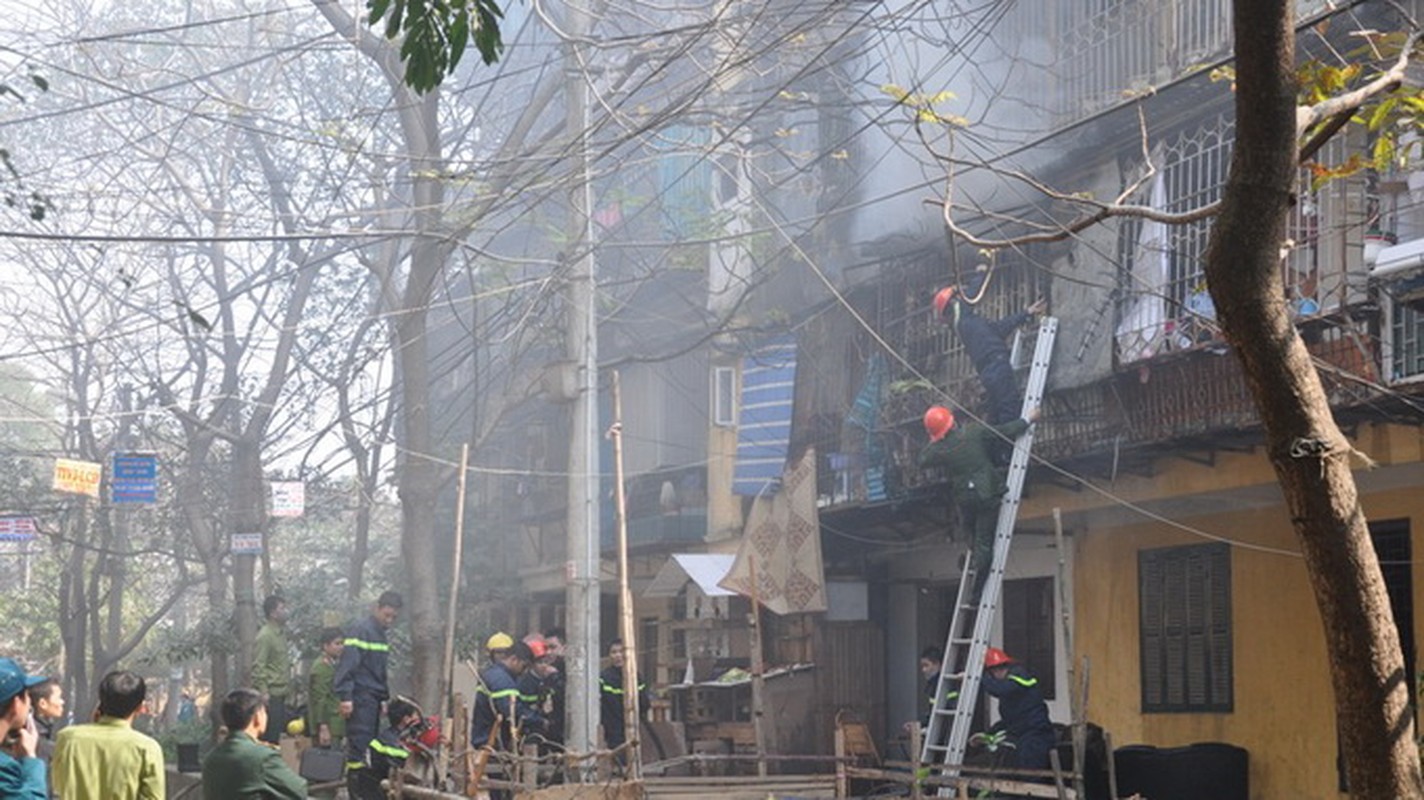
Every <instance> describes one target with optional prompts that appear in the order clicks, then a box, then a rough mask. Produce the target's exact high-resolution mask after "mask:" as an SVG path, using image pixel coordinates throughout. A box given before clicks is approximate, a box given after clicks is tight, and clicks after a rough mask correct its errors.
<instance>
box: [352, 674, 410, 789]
mask: <svg viewBox="0 0 1424 800" xmlns="http://www.w3.org/2000/svg"><path fill="white" fill-rule="evenodd" d="M386 719H387V722H388V723H389V724H388V725H387V726H386V728H385V729H384V730H382V731H381V733H380V734H379V735H378V736H376V737H375V738H373V739H371V742H370V745H369V746H368V748H367V752H366V758H365V764H364V766H363V767H362V768H361V769H359V770H357V771H356V772H355V773H354V776H355V777H354V778H353V779H352V780H351V782H350V792H351V798H352V800H386V792H385V790H383V789H382V788H381V781H383V780H386V779H387V778H390V777H391V776H392V775H394V774H395V773H397V772H399V771H400V768H401V767H402V766H404V765H405V761H406V759H407V758H410V750H409V749H408V748H407V745H406V742H405V735H406V732H407V731H408V730H410V729H411V728H413V727H415V726H418V725H419V724H420V722H421V716H420V708H419V707H418V706H416V705H415V703H412V702H411V701H409V700H407V699H406V698H404V697H397V698H396V699H394V700H392V701H391V702H390V703H388V704H387V705H386Z"/></svg>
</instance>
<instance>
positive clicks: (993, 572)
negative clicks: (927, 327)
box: [920, 317, 1058, 797]
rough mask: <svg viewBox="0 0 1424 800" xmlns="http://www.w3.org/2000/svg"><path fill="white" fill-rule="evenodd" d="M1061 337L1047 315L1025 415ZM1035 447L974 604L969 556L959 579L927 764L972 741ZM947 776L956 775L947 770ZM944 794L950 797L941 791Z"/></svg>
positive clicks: (1021, 457)
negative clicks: (986, 656) (988, 652)
mask: <svg viewBox="0 0 1424 800" xmlns="http://www.w3.org/2000/svg"><path fill="white" fill-rule="evenodd" d="M1057 333H1058V320H1057V319H1055V318H1053V317H1044V318H1043V320H1042V321H1041V322H1040V323H1039V326H1038V343H1037V345H1036V346H1035V347H1034V351H1033V364H1032V365H1031V366H1030V368H1029V374H1028V386H1027V387H1025V389H1024V404H1023V413H1024V416H1025V417H1027V415H1028V413H1029V412H1030V411H1031V410H1032V409H1035V408H1037V407H1038V405H1039V403H1041V402H1042V401H1043V387H1044V384H1045V383H1046V382H1047V380H1048V362H1049V360H1050V359H1051V357H1052V354H1053V339H1054V337H1055V336H1056V335H1057ZM1032 446H1033V428H1032V427H1030V428H1029V429H1028V431H1027V432H1025V433H1024V434H1023V435H1022V436H1020V437H1019V438H1018V441H1016V442H1015V443H1014V454H1013V458H1012V459H1011V460H1010V461H1009V479H1008V490H1007V491H1006V492H1005V493H1004V499H1003V501H1002V502H1001V503H1000V505H999V524H998V527H997V528H995V530H994V558H993V561H992V562H991V564H990V567H989V576H988V579H987V580H986V581H985V582H984V589H983V591H982V592H981V593H980V596H979V599H978V602H974V588H973V587H974V583H975V576H974V568H973V559H972V558H967V557H966V558H965V560H964V573H963V575H961V576H960V579H959V592H958V595H957V596H956V597H955V601H954V614H953V616H952V617H951V622H950V624H949V636H948V638H947V639H946V640H945V644H944V660H943V661H942V662H941V667H940V676H939V686H938V687H937V688H936V690H935V703H934V707H933V708H932V709H931V710H930V722H929V729H928V730H927V731H926V732H925V738H924V745H923V749H922V750H921V752H920V761H921V763H924V764H944V765H945V766H947V767H956V766H958V765H960V764H962V763H963V762H964V749H965V746H966V745H967V744H968V742H969V726H970V724H972V722H973V719H974V707H975V705H976V701H977V700H978V697H979V679H980V678H981V677H982V675H983V672H984V652H985V650H986V649H987V648H988V647H989V635H990V633H991V632H992V630H993V627H994V616H995V615H996V614H997V613H998V610H999V595H1000V592H1001V590H1002V588H1003V585H1004V565H1005V563H1007V561H1008V558H1009V546H1010V544H1011V543H1012V542H1013V538H1014V523H1015V522H1016V521H1017V519H1018V512H1019V498H1020V497H1021V496H1022V495H1023V485H1024V475H1025V474H1026V472H1027V471H1028V458H1029V452H1030V449H1031V448H1032ZM945 774H948V775H953V774H957V772H956V771H954V770H947V771H946V773H945ZM939 794H940V796H942V797H948V796H950V795H951V792H950V789H949V787H942V788H941V789H940V792H939Z"/></svg>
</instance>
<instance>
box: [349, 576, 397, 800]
mask: <svg viewBox="0 0 1424 800" xmlns="http://www.w3.org/2000/svg"><path fill="white" fill-rule="evenodd" d="M403 605H405V603H404V601H403V600H402V599H401V596H400V594H398V593H396V592H391V591H387V592H383V593H382V594H381V596H380V597H379V598H378V599H377V600H376V607H375V609H374V610H373V611H372V612H371V616H370V617H367V618H366V619H363V620H361V621H360V622H358V623H356V624H355V625H353V626H352V627H351V629H350V630H348V631H347V632H346V640H345V641H344V642H343V643H342V645H343V647H342V651H341V660H340V661H338V662H337V664H336V673H335V675H334V676H333V679H332V687H333V689H335V691H336V697H337V700H338V701H339V704H338V706H337V709H338V711H339V712H340V714H341V716H343V717H345V718H346V769H347V782H348V784H351V783H352V782H353V781H354V780H355V778H356V776H355V773H356V772H359V771H360V770H362V769H363V768H365V766H366V751H367V750H368V749H369V748H370V744H371V740H372V739H374V738H376V731H377V728H378V726H379V725H380V722H381V703H383V702H385V700H386V698H388V697H390V689H389V688H388V685H387V683H386V664H387V662H388V661H389V660H390V655H391V645H390V642H389V641H388V640H387V639H386V631H387V630H390V628H391V626H392V625H395V624H396V618H397V617H398V616H400V610H401V606H403Z"/></svg>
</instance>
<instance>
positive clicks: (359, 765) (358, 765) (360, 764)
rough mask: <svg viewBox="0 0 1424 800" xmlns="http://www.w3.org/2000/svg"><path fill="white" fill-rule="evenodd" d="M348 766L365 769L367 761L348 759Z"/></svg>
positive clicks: (349, 767)
mask: <svg viewBox="0 0 1424 800" xmlns="http://www.w3.org/2000/svg"><path fill="white" fill-rule="evenodd" d="M346 768H347V769H365V768H366V762H364V761H348V762H346Z"/></svg>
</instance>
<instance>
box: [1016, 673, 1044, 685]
mask: <svg viewBox="0 0 1424 800" xmlns="http://www.w3.org/2000/svg"><path fill="white" fill-rule="evenodd" d="M1009 680H1011V681H1013V682H1014V683H1017V684H1018V685H1020V686H1037V685H1038V678H1025V677H1023V676H1022V675H1013V674H1010V675H1009Z"/></svg>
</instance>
